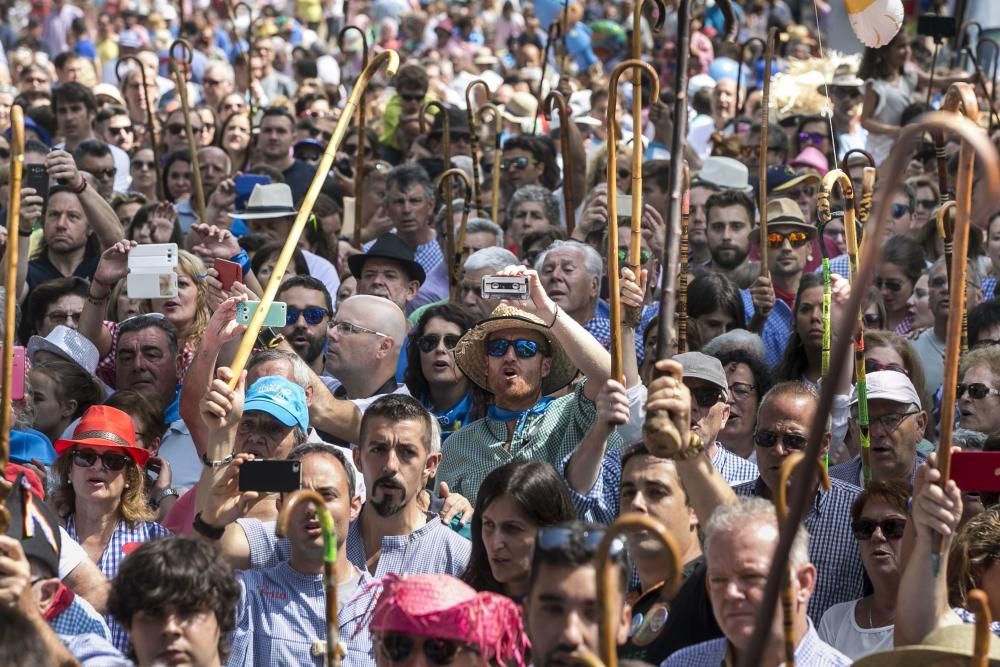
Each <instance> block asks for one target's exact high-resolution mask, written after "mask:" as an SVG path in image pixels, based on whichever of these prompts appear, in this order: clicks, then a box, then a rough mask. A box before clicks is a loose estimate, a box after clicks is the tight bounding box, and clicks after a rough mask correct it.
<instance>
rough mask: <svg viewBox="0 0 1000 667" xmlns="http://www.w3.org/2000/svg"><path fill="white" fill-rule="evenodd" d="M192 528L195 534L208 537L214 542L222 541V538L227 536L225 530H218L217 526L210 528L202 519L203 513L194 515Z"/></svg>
mask: <svg viewBox="0 0 1000 667" xmlns="http://www.w3.org/2000/svg"><path fill="white" fill-rule="evenodd" d="M191 528H192V529H193V530H194V532H196V533H198V534H199V535H202V536H204V537H207V538H208V539H210V540H212V541H217V540H221V539H222V536H223V535H225V534H226V529H225V528H216V527H215V526H210V525H208V524H207V523H205V520H204V519H202V518H201V512H198V513H197V514H195V515H194V521H192V522H191Z"/></svg>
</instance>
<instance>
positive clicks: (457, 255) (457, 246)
mask: <svg viewBox="0 0 1000 667" xmlns="http://www.w3.org/2000/svg"><path fill="white" fill-rule="evenodd" d="M455 178H457V179H458V180H459V181H461V182H462V185H463V186H464V187H463V190H464V192H463V197H464V204H463V206H462V222H461V223H460V224H459V226H458V242H457V243H456V242H455V215H454V213H453V212H452V210H451V200H450V199H449V200H448V203H447V208H446V209H445V212H446V215H447V216H448V217H447V218H445V223H444V245H445V250H444V251H445V255H446V257H447V258H448V264H447V266H448V283H449V285H448V289H449V293H450V295H451V296H450V299H451V301H452V303H454V302H455V300H456V298H457V297H458V276H459V273H460V272H461V270H462V267H461V265H460V264H459V260H461V258H462V250H463V249H464V248H465V228H466V226H468V224H469V208H470V205H471V201H472V183H471V181H469V177H468V176H467V175H466V173H465V172H464V171H462V170H461V169H459V168H458V167H453V168H451V169H449V170H448V171H446V172H444V173H443V174H441V175H440V176H438V179H437V189H438V197H440V198H442V199H444V198H447V197H450V196H451V187H450V185H449V184H448V183H446V181H449V180H450V179H455ZM441 186H445V187H444V188H442V187H441Z"/></svg>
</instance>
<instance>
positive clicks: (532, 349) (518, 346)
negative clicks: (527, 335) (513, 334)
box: [486, 338, 539, 359]
mask: <svg viewBox="0 0 1000 667" xmlns="http://www.w3.org/2000/svg"><path fill="white" fill-rule="evenodd" d="M511 345H513V346H514V354H516V355H517V357H518V359H531V358H532V357H534V356H535V355H536V354H538V351H539V350H538V348H539V345H538V343H536V342H535V341H533V340H524V339H521V340H507V339H506V338H494V339H493V340H491V341H489V342H488V343H486V354H488V355H489V356H491V357H502V356H503V355H505V354H507V350H508V349H509V348H510V346H511Z"/></svg>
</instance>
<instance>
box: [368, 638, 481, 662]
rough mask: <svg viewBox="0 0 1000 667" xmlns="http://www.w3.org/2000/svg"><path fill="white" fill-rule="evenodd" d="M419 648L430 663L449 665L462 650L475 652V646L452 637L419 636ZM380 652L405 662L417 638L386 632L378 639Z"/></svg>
mask: <svg viewBox="0 0 1000 667" xmlns="http://www.w3.org/2000/svg"><path fill="white" fill-rule="evenodd" d="M420 639H421V641H420V649H421V650H422V651H423V653H424V657H425V658H427V661H428V662H430V663H431V664H432V665H450V664H451V663H453V662H454V661H455V658H457V657H458V654H459V653H461V652H462V651H473V652H476V649H475V647H473V646H469V645H468V644H463V643H461V642H457V641H455V640H454V639H441V638H439V637H422V638H420ZM379 646H380V648H381V650H382V653H383V654H384V655H385V657H386V658H388V659H389V660H390V661H391V662H407V661H408V660H409V659H410V655H411V654H412V653H413V651H414V649H415V648H416V646H417V638H416V637H412V636H410V635H404V634H401V633H398V632H387V633H385V634H384V635H382V638H381V639H380V640H379Z"/></svg>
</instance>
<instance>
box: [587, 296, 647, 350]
mask: <svg viewBox="0 0 1000 667" xmlns="http://www.w3.org/2000/svg"><path fill="white" fill-rule="evenodd" d="M659 314H660V302H659V301H654V302H653V303H650V304H646V305H645V306H643V307H642V316H641V317H640V319H639V328H638V329H636V330H635V358H636V360H638V362H639V363H640V364H641V363H642V360H643V359H645V357H646V348H645V347H643V345H642V339H643V337H644V336H645V335H646V327H648V326H649V323H650V322H651V321H652V319H653V318H654V317H656V316H657V315H659ZM592 324H593V326H594V329H591V325H592ZM601 327H607V330H606V331H605V329H604V328H601ZM583 328H584V329H586V330H587V331H589V332H590V333H591V335H592V336H593V337H594V338H596V339H597V340H599V341H601V344H602V345H604V349H606V350H610V349H611V305H610V304H609V303H608V302H607V301H605V300H604V299H599V300H598V301H597V308H596V309H594V319H592V320H591V321H590V322H587V323H586V324H585V325H583ZM595 331H596V332H597V333H595ZM598 333H600V334H601V336H599V335H598ZM602 336H603V337H604V338H606V339H607V342H606V343H605V342H604V338H602Z"/></svg>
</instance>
